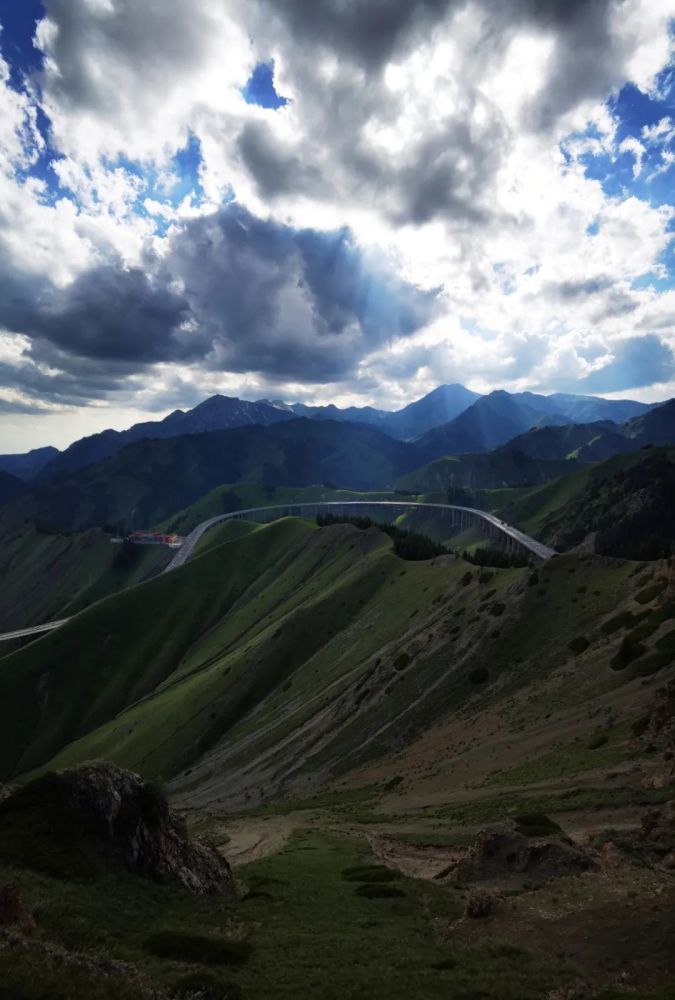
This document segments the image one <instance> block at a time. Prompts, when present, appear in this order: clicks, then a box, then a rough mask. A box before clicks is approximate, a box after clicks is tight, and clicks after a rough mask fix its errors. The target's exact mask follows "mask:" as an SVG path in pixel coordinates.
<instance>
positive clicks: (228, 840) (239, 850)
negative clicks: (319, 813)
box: [214, 816, 306, 866]
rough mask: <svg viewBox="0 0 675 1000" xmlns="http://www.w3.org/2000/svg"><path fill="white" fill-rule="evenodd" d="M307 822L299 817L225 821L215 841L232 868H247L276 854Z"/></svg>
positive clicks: (264, 817) (267, 817) (261, 817)
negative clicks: (252, 862)
mask: <svg viewBox="0 0 675 1000" xmlns="http://www.w3.org/2000/svg"><path fill="white" fill-rule="evenodd" d="M304 825H306V820H303V819H301V818H300V817H298V816H295V817H294V816H260V817H251V818H246V819H237V820H231V821H226V822H224V823H223V824H222V825H221V826H220V827H219V828H218V831H217V832H216V834H215V836H214V839H215V841H216V842H217V843H218V842H219V840H220V837H221V836H222V843H221V844H220V845H219V846H220V848H221V850H222V852H223V854H224V855H225V857H226V858H227V860H228V861H229V862H230V864H231V865H235V866H236V865H245V864H248V862H249V861H257V860H258V859H259V858H265V857H267V856H268V855H269V854H276V852H277V851H280V850H282V848H283V847H284V846H285V845H286V842H287V841H288V838H289V837H290V836H291V834H292V833H293V831H294V830H296V829H297V828H298V827H299V826H304Z"/></svg>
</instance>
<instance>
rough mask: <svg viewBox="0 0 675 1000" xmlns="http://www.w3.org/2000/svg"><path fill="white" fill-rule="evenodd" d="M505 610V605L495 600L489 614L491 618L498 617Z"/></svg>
mask: <svg viewBox="0 0 675 1000" xmlns="http://www.w3.org/2000/svg"><path fill="white" fill-rule="evenodd" d="M505 611H506V605H505V604H502V603H501V601H495V603H494V604H493V605H492V607H491V608H490V614H491V615H492V617H493V618H499V617H500V616H501V615H503V614H504V612H505Z"/></svg>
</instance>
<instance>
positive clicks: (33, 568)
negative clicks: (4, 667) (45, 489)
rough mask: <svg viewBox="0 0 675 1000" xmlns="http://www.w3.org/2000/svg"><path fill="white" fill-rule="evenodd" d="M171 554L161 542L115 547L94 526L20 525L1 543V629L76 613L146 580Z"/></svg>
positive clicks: (35, 623)
mask: <svg viewBox="0 0 675 1000" xmlns="http://www.w3.org/2000/svg"><path fill="white" fill-rule="evenodd" d="M170 557H171V550H169V549H167V548H165V547H163V546H138V545H137V546H134V547H133V548H132V549H130V548H129V547H127V546H125V547H124V548H123V547H122V546H120V545H113V544H111V542H110V536H109V535H107V534H105V533H104V532H102V531H100V530H97V529H91V530H90V531H85V532H80V533H74V534H59V533H51V532H47V531H40V530H39V529H38V528H36V526H35V525H34V524H32V523H28V524H24V525H21V526H19V527H18V528H17V529H16V530H14V531H9V532H7V533H6V534H5V535H4V537H3V538H2V545H1V547H0V631H11V630H12V629H15V628H24V627H27V626H29V625H37V624H40V623H41V622H45V621H49V620H50V619H54V618H59V617H65V616H67V615H71V614H75V613H76V612H78V611H81V610H82V608H84V607H86V606H87V605H89V604H92V603H93V602H94V601H98V600H100V599H101V598H102V597H107V596H108V594H112V593H114V592H116V591H118V590H122V589H123V588H124V587H128V586H132V585H133V584H136V583H139V582H140V581H142V580H145V579H148V578H149V577H151V576H153V575H154V574H155V573H157V572H159V571H160V570H161V569H163V568H164V566H165V565H166V564H167V562H168V561H169V559H170ZM4 652H5V649H4V648H3V647H0V655H2V654H3V653H4Z"/></svg>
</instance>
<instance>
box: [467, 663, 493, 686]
mask: <svg viewBox="0 0 675 1000" xmlns="http://www.w3.org/2000/svg"><path fill="white" fill-rule="evenodd" d="M489 677H490V671H489V670H488V668H487V667H476V668H475V669H474V670H472V671H471V673H470V674H469V680H470V681H471V683H472V684H485V682H486V681H487V680H488V679H489Z"/></svg>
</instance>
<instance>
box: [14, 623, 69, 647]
mask: <svg viewBox="0 0 675 1000" xmlns="http://www.w3.org/2000/svg"><path fill="white" fill-rule="evenodd" d="M69 621H70V618H59V620H58V621H55V622H44V623H43V624H42V625H33V626H32V627H31V628H20V629H17V630H16V632H2V633H0V642H9V640H10V639H23V638H24V637H25V636H27V635H39V634H40V632H51V631H52V629H55V628H58V627H59V626H60V625H65V624H66V622H69Z"/></svg>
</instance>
